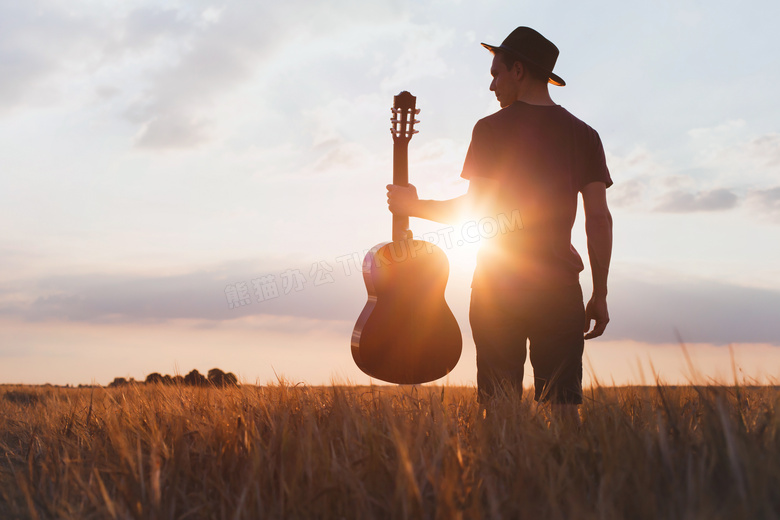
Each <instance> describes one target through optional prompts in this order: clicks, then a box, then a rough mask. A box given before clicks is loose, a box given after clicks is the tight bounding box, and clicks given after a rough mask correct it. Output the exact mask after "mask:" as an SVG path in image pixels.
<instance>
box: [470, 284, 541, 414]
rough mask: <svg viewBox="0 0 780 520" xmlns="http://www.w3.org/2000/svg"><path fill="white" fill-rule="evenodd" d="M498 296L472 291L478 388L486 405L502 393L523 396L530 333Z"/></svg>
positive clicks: (471, 312) (473, 332)
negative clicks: (499, 302)
mask: <svg viewBox="0 0 780 520" xmlns="http://www.w3.org/2000/svg"><path fill="white" fill-rule="evenodd" d="M510 310H511V309H506V308H502V306H501V305H499V304H498V303H497V298H496V297H495V295H491V294H486V293H485V292H484V291H478V290H473V291H472V295H471V308H470V310H469V322H470V324H471V331H472V335H473V337H474V343H475V345H476V348H477V388H478V390H479V400H480V402H481V403H482V404H483V405H484V404H485V403H486V402H487V401H488V400H490V399H491V398H492V397H495V396H496V395H497V394H498V393H499V392H501V391H509V392H516V393H517V395H518V397H519V396H522V393H523V369H524V365H525V359H526V355H527V349H526V342H527V337H528V335H527V333H526V332H525V330H524V326H523V324H522V322H521V320H519V319H517V317H516V316H514V315H513V314H512V313H511V312H509V311H510Z"/></svg>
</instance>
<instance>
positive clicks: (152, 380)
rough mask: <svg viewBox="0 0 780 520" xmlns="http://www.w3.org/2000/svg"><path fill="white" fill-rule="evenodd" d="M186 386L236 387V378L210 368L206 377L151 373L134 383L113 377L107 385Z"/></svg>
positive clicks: (131, 379)
mask: <svg viewBox="0 0 780 520" xmlns="http://www.w3.org/2000/svg"><path fill="white" fill-rule="evenodd" d="M137 384H147V385H155V384H157V385H187V386H216V387H225V386H238V378H237V377H236V376H235V374H233V372H227V373H225V372H223V371H222V370H220V369H218V368H212V369H211V370H209V371H208V375H205V376H204V375H203V374H201V373H200V372H198V371H197V370H192V371H191V372H190V373H189V374H187V375H186V376H181V375H179V374H177V375H175V376H169V375H168V374H165V375H162V374H160V373H159V372H152V373H151V374H149V375H148V376H146V379H144V380H143V381H136V380H135V379H133V378H132V377H131V378H130V379H125V378H124V377H115V378H114V380H113V381H112V382H111V383H109V384H108V386H109V387H117V386H125V385H137Z"/></svg>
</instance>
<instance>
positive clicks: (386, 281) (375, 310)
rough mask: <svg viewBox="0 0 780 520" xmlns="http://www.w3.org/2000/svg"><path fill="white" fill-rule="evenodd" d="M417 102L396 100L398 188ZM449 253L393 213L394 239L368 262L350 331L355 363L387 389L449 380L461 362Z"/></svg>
mask: <svg viewBox="0 0 780 520" xmlns="http://www.w3.org/2000/svg"><path fill="white" fill-rule="evenodd" d="M415 103H416V98H415V97H414V96H413V95H411V94H410V93H409V92H401V93H400V94H399V95H397V96H395V99H394V104H393V109H392V112H393V114H394V117H393V119H391V121H392V123H393V127H392V128H391V129H390V131H391V132H392V134H393V184H395V185H398V186H407V185H408V184H409V181H408V174H409V172H408V167H409V163H408V152H407V147H408V144H409V140H410V139H411V138H412V135H413V134H415V133H417V131H416V130H414V124H415V123H418V121H416V120H415V119H414V115H415V114H418V113H419V112H420V111H419V109H417V108H416V107H415ZM449 271H450V267H449V262H447V256H446V255H445V254H444V251H442V250H441V249H439V248H438V247H436V246H435V245H433V244H431V243H429V242H425V241H422V240H414V239H413V238H412V232H411V231H410V230H409V217H408V216H402V215H393V240H392V242H385V243H382V244H379V245H378V246H375V247H374V248H373V249H371V251H369V252H368V254H367V255H366V257H365V259H364V260H363V280H364V281H365V282H366V291H367V292H368V302H367V303H366V305H365V307H364V308H363V312H361V313H360V317H359V318H358V320H357V323H356V324H355V328H354V329H353V330H352V358H353V359H354V360H355V363H357V366H358V367H359V368H360V369H361V370H362V371H363V372H365V373H366V374H368V375H369V376H371V377H375V378H377V379H381V380H383V381H387V382H389V383H397V384H407V385H408V384H419V383H427V382H429V381H434V380H436V379H439V378H440V377H444V376H445V375H447V374H448V373H449V372H450V371H451V370H452V369H453V368H455V365H456V364H457V363H458V359H460V352H461V345H462V338H461V334H460V329H459V328H458V322H457V321H455V316H453V315H452V311H450V308H449V307H447V302H446V301H445V300H444V289H445V287H446V285H447V277H448V276H449Z"/></svg>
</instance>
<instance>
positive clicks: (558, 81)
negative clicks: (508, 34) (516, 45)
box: [481, 43, 566, 87]
mask: <svg viewBox="0 0 780 520" xmlns="http://www.w3.org/2000/svg"><path fill="white" fill-rule="evenodd" d="M481 45H482V46H483V47H484V48H486V49H487V50H489V51H490V52H492V53H493V54H495V53H496V51H502V52H506V53H507V54H511V55H512V56H516V57H518V58H520V59H522V60H524V61H527V62H528V63H530V64H531V65H535V66H536V68H538V69H539V70H541V71H542V72H544V73H545V74H547V81H549V82H550V83H552V84H553V85H555V86H558V87H564V86H566V82H565V81H563V78H561V77H560V76H558V75H557V74H555V73H554V72H553V71H551V70H547V69H545V68H544V67H542V66H541V65H539V64H538V63H536V62H534V61H533V60H532V59H530V58H529V57H528V56H525V55H523V54H522V53H519V52H517V51H515V50H512V49H509V48H507V47H504V46H503V45H490V44H489V43H483V44H481Z"/></svg>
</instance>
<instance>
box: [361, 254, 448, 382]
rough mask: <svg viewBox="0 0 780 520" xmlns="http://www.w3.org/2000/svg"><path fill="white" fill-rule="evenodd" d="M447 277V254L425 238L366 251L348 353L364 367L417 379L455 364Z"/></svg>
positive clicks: (374, 373)
mask: <svg viewBox="0 0 780 520" xmlns="http://www.w3.org/2000/svg"><path fill="white" fill-rule="evenodd" d="M448 276H449V263H448V262H447V256H446V255H445V254H444V251H442V250H441V249H439V248H438V247H436V246H435V245H433V244H431V243H429V242H424V241H421V240H412V239H407V240H402V241H394V242H386V243H384V244H379V245H378V246H376V247H374V248H373V249H371V251H369V252H368V254H367V255H366V257H365V260H364V261H363V279H364V281H365V283H366V290H367V291H368V302H367V303H366V306H365V307H364V308H363V312H361V314H360V317H359V318H358V321H357V324H356V325H355V328H354V330H353V332H352V357H353V359H354V360H355V363H357V365H358V367H359V368H360V369H361V370H362V371H363V372H365V373H366V374H368V375H370V376H371V377H375V378H377V379H381V380H383V381H387V382H390V383H397V384H419V383H425V382H428V381H433V380H436V379H439V378H440V377H444V376H445V375H447V373H449V372H450V371H451V370H452V369H453V368H454V367H455V365H456V364H457V363H458V359H459V358H460V353H461V345H462V337H461V333H460V329H459V328H458V323H457V321H456V320H455V316H453V314H452V311H451V310H450V308H449V307H448V306H447V302H446V301H445V300H444V289H445V287H446V285H447V277H448Z"/></svg>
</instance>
